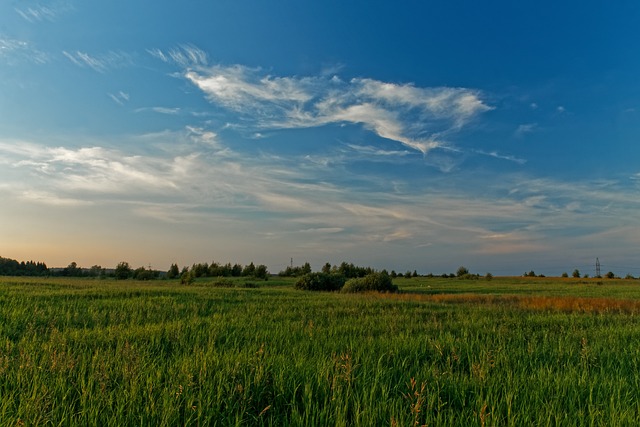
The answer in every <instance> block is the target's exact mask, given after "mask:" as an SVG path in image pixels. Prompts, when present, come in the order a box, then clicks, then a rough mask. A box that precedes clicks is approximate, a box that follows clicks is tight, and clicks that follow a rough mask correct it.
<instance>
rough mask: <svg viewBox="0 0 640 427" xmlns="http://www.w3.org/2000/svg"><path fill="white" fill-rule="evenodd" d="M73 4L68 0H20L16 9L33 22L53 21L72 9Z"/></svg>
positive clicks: (24, 17) (19, 13)
mask: <svg viewBox="0 0 640 427" xmlns="http://www.w3.org/2000/svg"><path fill="white" fill-rule="evenodd" d="M73 9H74V7H73V4H72V3H71V2H70V1H67V0H42V1H37V2H35V1H31V0H25V1H20V2H19V6H16V7H15V8H14V10H15V11H16V13H17V14H18V15H20V16H21V17H22V18H23V19H25V20H26V21H28V22H31V23H38V22H43V21H49V22H53V21H55V20H56V18H57V17H58V16H60V15H62V14H64V13H67V12H69V11H72V10H73Z"/></svg>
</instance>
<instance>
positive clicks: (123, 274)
mask: <svg viewBox="0 0 640 427" xmlns="http://www.w3.org/2000/svg"><path fill="white" fill-rule="evenodd" d="M131 274H132V270H131V267H130V266H129V263H128V262H126V261H122V262H121V263H119V264H118V265H117V266H116V271H115V277H116V279H117V280H125V279H128V278H129V277H131Z"/></svg>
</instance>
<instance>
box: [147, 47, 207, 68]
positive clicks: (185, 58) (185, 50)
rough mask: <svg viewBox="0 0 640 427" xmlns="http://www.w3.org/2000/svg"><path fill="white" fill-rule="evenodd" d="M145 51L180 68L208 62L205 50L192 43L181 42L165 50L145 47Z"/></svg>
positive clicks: (203, 64) (202, 64)
mask: <svg viewBox="0 0 640 427" xmlns="http://www.w3.org/2000/svg"><path fill="white" fill-rule="evenodd" d="M147 53H149V55H151V56H153V57H154V58H156V59H159V60H160V61H162V62H166V63H169V62H173V63H175V64H177V65H178V66H180V67H182V68H190V67H196V66H205V65H207V62H208V58H207V54H206V52H205V51H203V50H202V49H200V48H198V47H196V46H194V45H192V44H181V45H179V46H177V47H174V48H171V49H169V50H167V51H163V50H161V49H158V48H155V49H147Z"/></svg>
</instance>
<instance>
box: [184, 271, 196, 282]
mask: <svg viewBox="0 0 640 427" xmlns="http://www.w3.org/2000/svg"><path fill="white" fill-rule="evenodd" d="M195 280H196V278H195V277H194V275H193V273H192V272H191V271H189V270H186V271H185V270H183V271H182V274H181V275H180V283H181V284H183V285H190V284H192V283H193V282H194V281H195Z"/></svg>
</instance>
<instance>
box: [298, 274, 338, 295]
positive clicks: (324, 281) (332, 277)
mask: <svg viewBox="0 0 640 427" xmlns="http://www.w3.org/2000/svg"><path fill="white" fill-rule="evenodd" d="M344 282H345V278H344V276H341V275H339V274H335V273H329V274H327V273H308V274H305V275H304V276H302V277H300V278H299V279H298V281H296V284H295V288H296V289H301V290H304V291H339V290H340V289H341V288H342V287H343V286H344Z"/></svg>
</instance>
